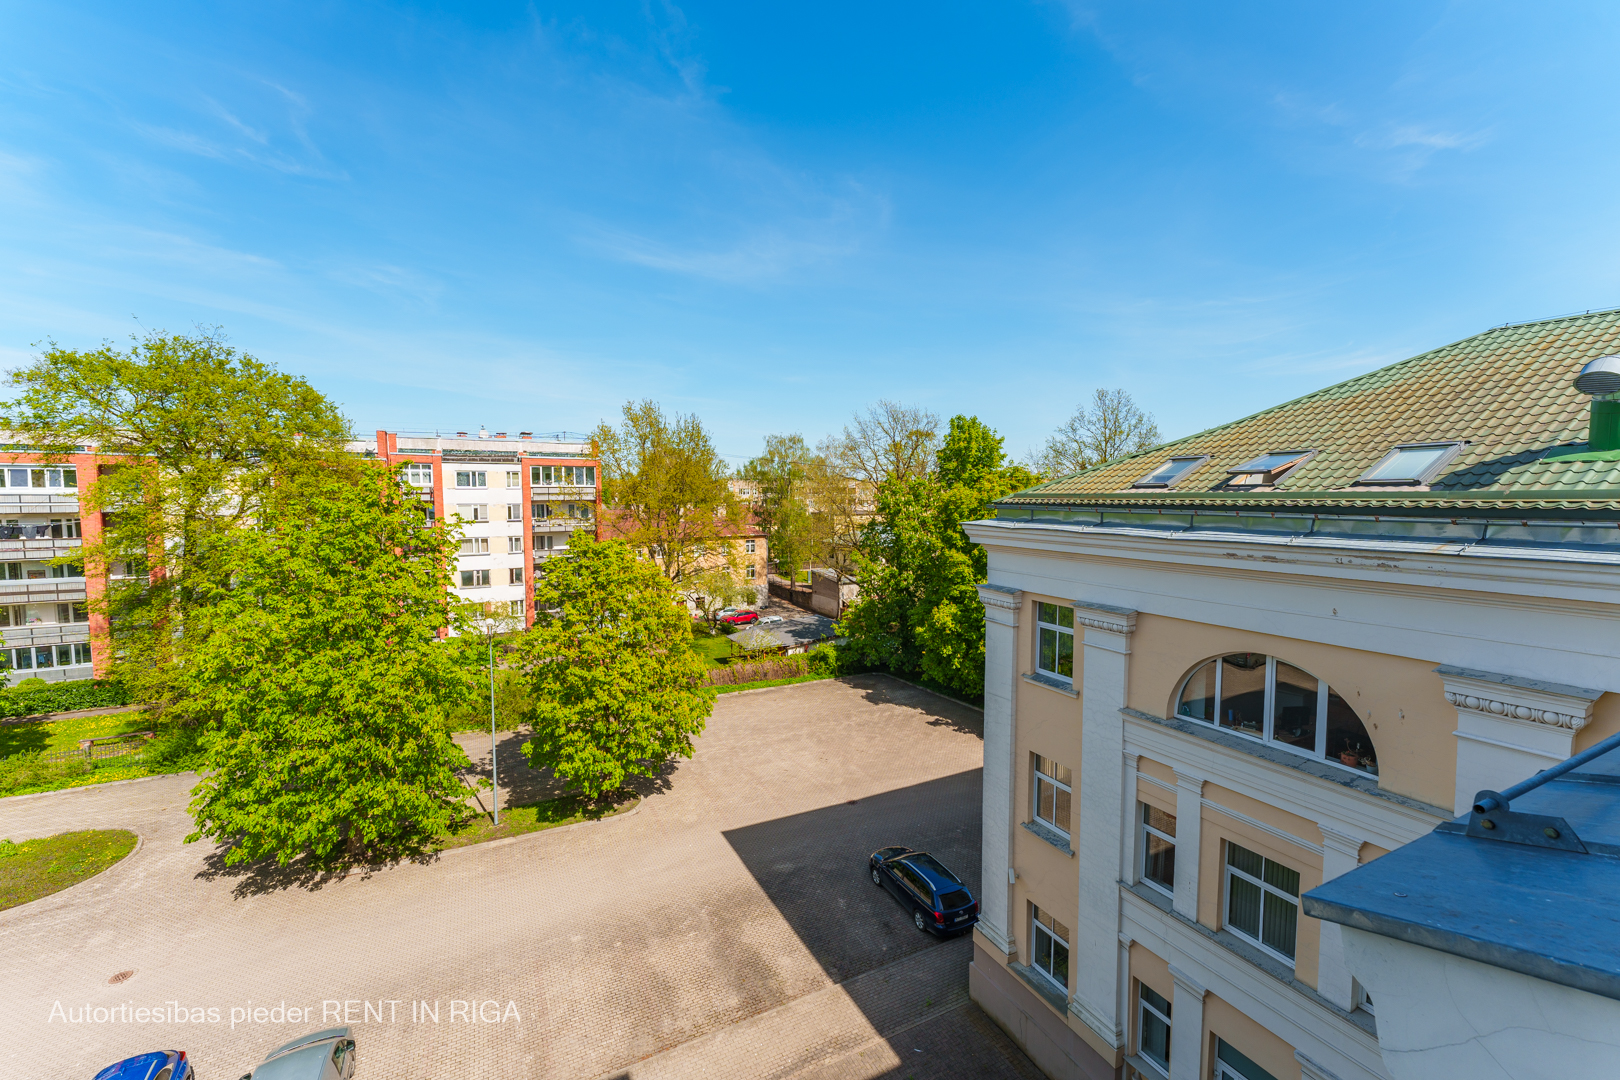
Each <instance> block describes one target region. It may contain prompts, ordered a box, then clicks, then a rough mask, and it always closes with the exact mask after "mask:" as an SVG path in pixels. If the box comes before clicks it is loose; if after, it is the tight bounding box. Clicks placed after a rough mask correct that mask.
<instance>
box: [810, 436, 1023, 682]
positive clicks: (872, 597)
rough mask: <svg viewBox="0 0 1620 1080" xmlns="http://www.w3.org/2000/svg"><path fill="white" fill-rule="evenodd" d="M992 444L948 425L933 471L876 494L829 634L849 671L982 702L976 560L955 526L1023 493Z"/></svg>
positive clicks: (979, 564)
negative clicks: (855, 577) (843, 604)
mask: <svg viewBox="0 0 1620 1080" xmlns="http://www.w3.org/2000/svg"><path fill="white" fill-rule="evenodd" d="M1001 446H1002V440H1001V438H1000V436H998V435H997V434H996V433H995V432H994V431H992V430H991V429H990V428H989V427H987V426H986V425H985V424H983V423H982V422H980V421H979V420H978V418H976V417H969V416H956V417H953V418H952V419H951V422H950V428H949V433H948V435H947V437H946V439H945V442H944V444H943V445H942V446H941V447H940V449H939V452H938V458H937V466H936V468H935V470H934V471H933V472H931V473H929V474H928V475H925V476H920V477H915V476H912V477H908V476H894V477H891V478H889V479H888V480H885V481H884V482H883V483H882V484H880V485H879V486H878V493H877V512H876V514H875V515H874V516H873V517H872V519H871V520H870V521H869V522H868V523H867V524H866V525H865V527H864V528H863V530H862V535H863V544H862V549H861V551H860V552H859V553H858V554H857V556H856V560H857V563H858V564H859V576H860V582H861V596H860V600H859V601H858V602H857V603H856V604H855V606H854V607H852V608H851V609H850V610H849V612H848V613H847V614H846V615H845V617H844V620H843V621H842V622H841V623H840V624H839V629H840V631H841V632H842V633H843V634H844V635H845V636H846V637H847V639H848V642H847V644H846V646H845V648H846V650H847V652H848V654H849V656H850V657H851V658H852V659H854V660H855V661H856V662H858V663H865V664H870V665H873V666H877V667H883V668H887V669H889V670H891V671H896V672H899V673H902V674H917V675H922V676H924V677H925V678H928V679H932V680H934V681H936V682H938V683H940V684H941V685H943V686H946V687H949V688H950V689H951V690H953V691H955V692H957V693H960V694H965V695H968V696H978V695H980V694H982V693H983V692H984V612H983V609H982V607H981V606H980V604H979V596H978V589H977V588H976V586H977V585H978V584H979V583H981V582H983V581H984V580H985V572H986V560H985V555H984V552H983V551H982V550H981V549H980V548H978V547H977V546H975V545H974V544H973V543H972V542H971V541H969V540H968V537H967V534H966V533H965V532H963V531H962V527H961V523H962V522H964V521H969V520H972V519H974V518H977V517H983V516H985V515H986V514H987V513H988V512H989V508H990V504H991V503H992V502H993V501H994V500H996V499H998V498H1000V497H1001V496H1003V495H1006V494H1008V493H1009V492H1012V491H1016V490H1018V489H1019V488H1022V487H1027V486H1029V484H1030V483H1032V482H1033V480H1034V476H1033V475H1032V474H1031V473H1030V472H1029V470H1027V469H1025V468H1024V467H1023V466H1020V465H1008V464H1007V463H1006V460H1005V454H1004V452H1003V451H1002V448H1001Z"/></svg>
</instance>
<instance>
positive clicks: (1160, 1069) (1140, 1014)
mask: <svg viewBox="0 0 1620 1080" xmlns="http://www.w3.org/2000/svg"><path fill="white" fill-rule="evenodd" d="M1143 990H1151V991H1152V992H1153V993H1154V994H1158V996H1160V997H1164V995H1163V994H1159V992H1158V991H1157V990H1154V989H1153V987H1151V986H1149V985H1147V983H1145V982H1143V981H1142V980H1141V979H1137V980H1136V1056H1137V1057H1138V1058H1140V1059H1141V1060H1142V1061H1145V1062H1147V1063H1148V1065H1149V1066H1151V1067H1152V1068H1153V1070H1154V1071H1155V1072H1157V1073H1158V1074H1159V1075H1161V1076H1169V1075H1170V1039H1171V1036H1172V1035H1173V1034H1174V1032H1175V1029H1174V1028H1173V1027H1172V1026H1171V1024H1170V1017H1169V1015H1168V1014H1166V1013H1162V1012H1160V1011H1159V1010H1158V1007H1157V1006H1155V1005H1154V1004H1153V1003H1152V1002H1151V1001H1149V1000H1148V999H1147V998H1145V997H1143V996H1142V991H1143ZM1165 1004H1167V1005H1169V1006H1170V1011H1171V1012H1174V1011H1175V1002H1173V1001H1172V1000H1170V999H1169V998H1165ZM1148 1014H1150V1015H1152V1016H1153V1017H1155V1018H1156V1019H1157V1020H1158V1021H1159V1022H1160V1023H1162V1024H1163V1025H1164V1064H1163V1065H1160V1064H1159V1063H1158V1062H1157V1061H1154V1060H1153V1059H1152V1058H1151V1057H1149V1056H1148V1055H1147V1054H1146V1053H1145V1052H1144V1051H1143V1050H1142V1031H1143V1029H1144V1028H1146V1027H1147V1025H1146V1024H1145V1023H1144V1022H1143V1020H1144V1017H1145V1015H1148Z"/></svg>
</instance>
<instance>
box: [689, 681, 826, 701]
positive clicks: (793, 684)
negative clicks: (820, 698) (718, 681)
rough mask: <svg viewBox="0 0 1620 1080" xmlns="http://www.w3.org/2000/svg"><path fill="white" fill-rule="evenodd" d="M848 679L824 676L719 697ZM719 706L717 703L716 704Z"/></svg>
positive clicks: (728, 692)
mask: <svg viewBox="0 0 1620 1080" xmlns="http://www.w3.org/2000/svg"><path fill="white" fill-rule="evenodd" d="M843 678H848V676H845V675H824V676H822V677H821V678H818V679H801V680H799V681H798V682H789V683H782V684H781V685H780V686H756V687H754V688H752V689H750V690H727V691H726V692H725V693H723V694H720V695H718V696H719V697H741V696H742V695H743V694H763V693H765V692H766V691H767V690H791V689H793V688H794V687H795V686H808V685H809V684H810V683H818V682H833V681H835V680H837V679H843ZM716 704H719V702H716Z"/></svg>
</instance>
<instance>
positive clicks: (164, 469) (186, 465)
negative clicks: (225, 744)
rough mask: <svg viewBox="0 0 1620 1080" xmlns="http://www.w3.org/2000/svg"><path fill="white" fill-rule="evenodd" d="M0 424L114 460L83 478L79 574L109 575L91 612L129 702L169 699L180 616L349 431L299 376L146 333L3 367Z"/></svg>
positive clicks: (183, 620) (55, 452)
mask: <svg viewBox="0 0 1620 1080" xmlns="http://www.w3.org/2000/svg"><path fill="white" fill-rule="evenodd" d="M8 382H9V385H11V386H12V387H13V388H15V389H17V390H18V391H20V393H19V394H18V395H17V397H16V398H15V399H14V400H12V401H11V402H9V403H8V404H7V406H6V407H5V415H4V416H3V417H0V423H4V424H5V425H6V426H7V427H9V428H10V429H11V430H12V431H13V432H15V433H16V435H17V436H18V437H19V438H21V439H23V440H25V441H26V442H27V443H28V444H29V445H31V446H35V447H38V448H39V449H40V450H41V451H42V452H44V453H45V454H47V455H50V456H65V455H66V454H68V453H71V452H74V451H76V450H77V449H78V448H79V447H80V446H84V445H90V446H93V447H95V449H96V450H98V451H99V452H101V453H103V454H108V455H113V456H115V458H117V459H120V460H117V461H116V462H115V463H114V464H112V465H110V466H106V467H104V468H103V470H102V471H101V472H100V474H99V475H96V476H84V475H82V474H81V476H80V499H81V504H82V506H83V508H84V510H85V511H87V512H91V513H95V512H97V511H105V512H106V514H105V517H104V530H103V532H102V533H101V535H100V536H99V538H94V539H87V541H86V544H85V546H84V549H83V552H82V556H83V558H84V560H85V564H86V572H87V573H88V574H91V575H93V576H99V575H101V574H102V573H104V572H105V571H107V570H109V569H110V570H115V571H120V572H118V573H115V574H114V575H113V577H112V580H110V581H109V582H108V588H107V591H106V593H105V595H103V596H102V597H101V598H100V599H99V600H96V601H94V602H93V607H95V608H99V611H98V612H97V613H98V614H101V615H104V616H105V617H106V618H107V619H108V621H109V628H108V631H109V635H110V637H109V644H110V646H111V648H110V649H109V650H108V654H107V655H108V657H109V660H110V665H111V666H110V670H109V673H110V674H111V675H112V677H114V678H118V679H120V680H121V681H123V682H125V683H126V684H127V685H128V686H129V687H130V690H131V692H132V693H133V694H134V695H135V697H136V700H138V701H145V702H155V701H163V700H166V699H168V698H169V697H170V696H171V695H172V693H173V690H174V687H173V683H172V677H173V674H174V672H175V670H176V664H177V662H178V660H179V659H180V656H181V654H183V652H184V651H185V650H186V649H187V648H189V647H191V646H192V645H193V644H196V643H197V642H198V640H199V635H198V632H197V630H198V628H197V626H196V625H194V624H193V623H194V620H193V619H192V615H193V613H194V612H195V611H196V610H197V609H198V607H199V605H201V604H203V603H205V602H206V598H207V597H209V596H211V595H213V594H214V593H216V592H217V591H218V590H220V589H221V588H223V587H224V586H225V585H226V584H227V583H228V581H229V579H230V577H231V575H232V573H233V572H234V569H235V567H234V564H233V561H232V560H233V558H234V557H235V553H236V548H235V543H234V541H235V539H236V536H237V534H238V533H239V532H240V531H241V530H242V529H243V528H244V527H246V526H247V525H249V524H250V523H252V522H254V521H256V520H258V519H260V518H261V517H262V516H263V515H264V514H265V512H266V506H267V502H268V500H269V499H270V497H271V494H272V492H273V491H274V490H275V489H277V488H278V487H279V488H286V487H288V486H291V485H297V484H299V483H301V482H303V480H304V479H305V478H307V477H310V476H316V475H319V474H322V473H326V472H330V471H331V470H333V469H339V468H343V467H345V466H346V465H348V464H349V463H348V462H347V461H346V458H347V455H345V454H343V452H342V451H343V446H344V442H345V440H346V439H347V438H348V437H349V429H348V423H347V421H345V420H344V418H343V416H342V415H341V414H340V413H339V411H338V409H337V407H336V406H335V405H333V404H332V402H330V401H328V400H327V399H326V398H325V397H323V396H322V395H321V394H320V393H318V392H317V391H316V390H315V389H314V388H313V387H311V386H310V385H309V384H308V383H307V382H305V381H304V380H303V379H300V378H297V377H296V376H292V375H288V374H285V373H284V372H280V371H277V370H276V369H275V368H274V367H273V366H271V365H269V364H265V363H263V362H261V361H259V360H256V359H254V358H253V357H252V356H249V355H246V354H244V353H239V352H237V351H236V350H235V349H233V348H231V347H230V346H229V345H227V344H226V342H225V340H224V338H223V337H222V336H221V335H220V334H219V333H218V332H217V331H212V330H203V331H199V332H198V333H196V334H191V335H187V334H164V333H155V332H154V333H150V334H148V335H147V336H146V337H144V338H138V339H136V340H135V341H134V342H133V344H132V345H131V346H130V347H129V348H128V349H122V350H120V349H117V348H114V347H113V346H112V345H111V344H108V345H105V346H103V347H102V348H99V349H93V350H88V351H78V350H73V349H65V348H62V347H60V346H58V345H56V344H55V343H51V344H50V346H49V348H47V349H46V350H45V351H44V352H43V353H42V354H40V355H39V356H37V357H36V358H35V359H34V360H33V362H32V363H30V364H27V365H25V366H24V367H22V368H19V369H17V370H14V371H12V372H11V373H10V375H9V377H8Z"/></svg>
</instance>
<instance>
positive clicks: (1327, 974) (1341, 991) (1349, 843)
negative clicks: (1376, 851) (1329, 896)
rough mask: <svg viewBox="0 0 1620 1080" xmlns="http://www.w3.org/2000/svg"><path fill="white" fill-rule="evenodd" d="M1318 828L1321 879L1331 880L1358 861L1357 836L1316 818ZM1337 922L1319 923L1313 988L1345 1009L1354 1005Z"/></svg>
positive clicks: (1359, 860)
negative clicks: (1319, 931)
mask: <svg viewBox="0 0 1620 1080" xmlns="http://www.w3.org/2000/svg"><path fill="white" fill-rule="evenodd" d="M1318 827H1319V828H1320V829H1321V830H1322V881H1323V882H1324V883H1326V882H1329V881H1332V880H1333V879H1334V878H1336V877H1338V876H1339V875H1340V874H1348V873H1349V872H1350V871H1352V870H1354V869H1355V868H1356V867H1357V866H1359V865H1361V845H1362V844H1363V843H1365V841H1364V840H1362V838H1361V837H1359V836H1356V835H1353V834H1351V833H1346V832H1341V831H1339V830H1338V829H1335V828H1332V827H1330V826H1327V825H1323V824H1321V823H1320V822H1318ZM1339 930H1340V928H1339V924H1338V923H1332V922H1324V923H1322V937H1321V945H1320V947H1319V952H1318V953H1317V967H1316V992H1317V993H1318V994H1321V995H1322V996H1323V997H1325V998H1327V999H1328V1000H1329V1001H1331V1002H1333V1004H1335V1005H1337V1006H1338V1007H1339V1008H1341V1009H1343V1010H1344V1011H1345V1012H1349V1011H1350V1010H1351V1009H1353V1008H1355V1004H1356V1002H1355V994H1354V993H1353V992H1352V988H1351V979H1350V968H1349V967H1348V966H1347V965H1346V964H1345V960H1344V939H1343V936H1342V935H1341V934H1340V932H1339Z"/></svg>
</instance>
